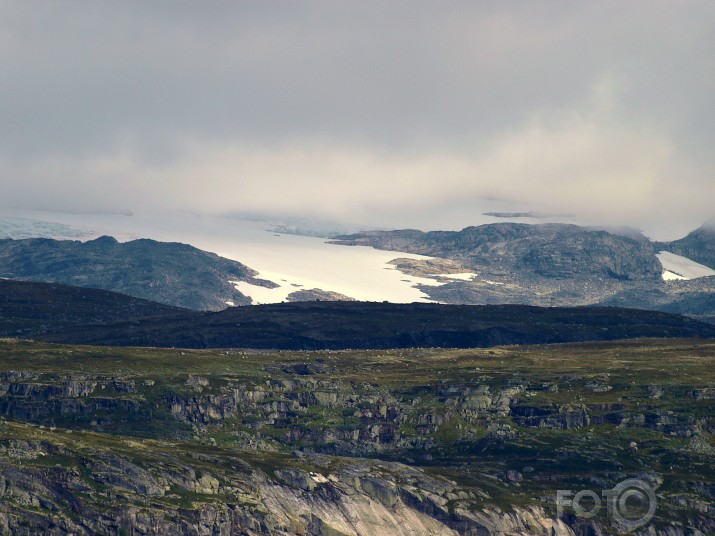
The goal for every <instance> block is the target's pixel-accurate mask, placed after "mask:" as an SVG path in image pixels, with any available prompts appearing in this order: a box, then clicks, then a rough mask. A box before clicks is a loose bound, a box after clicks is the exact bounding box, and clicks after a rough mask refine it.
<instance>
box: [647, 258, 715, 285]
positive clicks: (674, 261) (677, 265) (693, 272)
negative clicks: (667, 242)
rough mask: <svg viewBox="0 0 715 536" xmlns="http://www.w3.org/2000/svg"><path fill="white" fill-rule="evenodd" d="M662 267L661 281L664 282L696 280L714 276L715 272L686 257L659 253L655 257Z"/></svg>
mask: <svg viewBox="0 0 715 536" xmlns="http://www.w3.org/2000/svg"><path fill="white" fill-rule="evenodd" d="M656 257H658V260H659V261H660V264H661V265H663V279H664V280H666V281H673V280H688V279H697V278H699V277H709V276H713V275H715V270H713V269H712V268H710V267H708V266H705V265H704V264H700V263H698V262H695V261H694V260H692V259H688V258H687V257H682V256H681V255H676V254H675V253H670V252H669V251H661V252H660V253H658V254H657V255H656Z"/></svg>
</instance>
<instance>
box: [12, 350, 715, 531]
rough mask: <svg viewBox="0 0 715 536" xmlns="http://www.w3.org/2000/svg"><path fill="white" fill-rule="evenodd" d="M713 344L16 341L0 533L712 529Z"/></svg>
mask: <svg viewBox="0 0 715 536" xmlns="http://www.w3.org/2000/svg"><path fill="white" fill-rule="evenodd" d="M714 365H715V344H714V343H712V342H707V341H694V340H674V341H669V342H668V341H663V340H641V341H633V342H629V343H626V342H619V343H597V344H596V343H594V344H581V345H555V346H531V347H503V348H492V349H484V350H473V349H471V350H470V349H465V350H435V349H412V350H385V351H322V352H275V351H264V352H256V351H240V350H201V351H199V350H178V349H165V350H160V349H149V348H111V347H102V348H100V347H82V346H58V345H52V344H47V343H37V342H25V341H19V340H11V339H7V340H4V341H2V342H0V414H2V416H3V417H2V420H1V421H0V454H1V455H0V466H1V467H0V471H1V473H0V474H1V477H0V531H2V532H4V533H13V534H37V533H44V534H69V533H72V534H97V533H99V534H202V535H203V534H206V535H209V534H249V535H258V534H274V535H289V534H291V535H293V534H311V535H340V534H370V535H382V534H385V535H396V534H405V535H406V534H412V535H426V534H435V535H438V534H439V535H442V534H473V535H488V534H513V535H573V534H578V535H587V534H588V535H598V534H618V533H621V532H622V531H624V530H625V527H624V526H623V525H620V524H619V523H618V520H616V519H614V518H613V517H612V516H609V515H608V514H607V512H606V510H605V508H604V509H602V510H600V511H599V512H598V513H597V515H596V517H594V518H592V519H586V518H583V517H579V516H577V515H576V512H575V511H573V510H570V509H569V508H567V509H566V510H565V512H564V515H563V516H562V517H561V518H558V517H557V509H556V497H557V490H560V489H569V490H576V491H578V490H584V489H588V490H596V492H597V493H600V492H601V490H610V489H612V488H613V487H614V486H615V485H616V484H618V483H619V482H621V481H623V480H624V479H628V478H638V479H640V480H641V481H643V482H644V483H647V485H648V486H651V487H652V488H654V489H655V493H656V496H657V509H656V511H655V516H654V517H653V519H652V520H651V522H650V523H648V524H647V525H644V526H642V527H639V528H637V529H635V530H634V531H633V532H632V533H633V534H641V535H645V534H648V535H662V536H665V535H669V536H670V535H673V536H675V535H693V536H696V535H701V534H711V533H713V532H715V521H714V520H715V472H714V470H713V465H712V456H713V454H715V435H714V434H715V375H714V371H715V366H714Z"/></svg>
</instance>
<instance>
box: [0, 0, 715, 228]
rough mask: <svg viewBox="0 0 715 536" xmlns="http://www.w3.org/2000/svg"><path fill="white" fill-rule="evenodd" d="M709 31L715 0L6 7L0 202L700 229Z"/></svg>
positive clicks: (708, 197)
mask: <svg viewBox="0 0 715 536" xmlns="http://www.w3.org/2000/svg"><path fill="white" fill-rule="evenodd" d="M713 21H715V2H713V1H712V0H704V1H689V0H677V1H675V0H674V1H668V2H665V1H659V0H644V1H629V2H623V1H622V0H618V1H607V0H599V1H595V2H592V1H578V2H572V1H561V2H556V1H523V2H498V1H490V2H479V1H475V0H470V1H464V2H460V1H452V2H449V1H445V2H434V1H432V2H422V1H416V0H409V1H389V0H381V1H375V2H371V1H365V0H361V1H354V2H340V1H334V0H326V1H290V2H289V1H285V2H273V1H268V0H261V1H243V2H241V1H228V0H227V1H222V2H219V1H210V0H208V1H192V2H188V1H179V0H172V1H168V0H167V1H162V0H151V1H147V0H136V1H132V0H114V1H101V0H64V1H59V0H48V1H41V0H17V1H15V0H0V68H1V73H0V184H1V186H2V195H1V196H0V206H5V207H17V208H35V209H54V210H72V211H74V210H80V211H86V210H122V211H124V210H131V211H135V212H147V211H163V210H167V209H182V210H185V209H189V210H195V211H199V212H205V213H211V214H222V213H232V212H242V211H243V212H254V213H274V214H294V215H295V214H298V215H300V214H308V215H311V216H316V215H317V216H322V217H327V218H340V219H345V220H351V221H355V222H361V223H366V224H370V223H375V224H378V225H385V224H389V225H393V226H401V225H400V223H402V222H405V224H407V223H409V225H411V226H415V225H421V226H422V227H432V228H438V227H442V228H447V227H450V226H454V225H459V224H463V225H468V224H469V220H470V216H469V215H470V214H474V213H476V212H478V211H480V210H481V209H482V207H483V206H484V202H483V201H482V200H483V199H490V200H499V201H503V202H504V204H505V206H509V205H510V204H513V205H514V206H515V207H520V208H523V209H525V210H529V209H530V210H536V211H541V212H567V213H575V214H577V215H578V216H579V217H581V218H583V219H584V221H589V222H593V223H604V224H629V225H634V226H637V227H640V228H643V229H646V230H647V231H648V232H650V233H651V234H654V233H658V232H661V233H663V232H667V229H676V228H677V229H678V231H679V230H681V229H686V228H692V227H696V226H698V225H699V224H700V223H702V222H703V221H705V220H707V219H709V218H712V217H713V216H714V215H715V211H714V210H713V205H715V150H714V149H713V141H714V140H715V24H714V23H713ZM421 218H422V219H421ZM664 229H665V230H666V231H663V230H664ZM676 234H678V233H677V232H676Z"/></svg>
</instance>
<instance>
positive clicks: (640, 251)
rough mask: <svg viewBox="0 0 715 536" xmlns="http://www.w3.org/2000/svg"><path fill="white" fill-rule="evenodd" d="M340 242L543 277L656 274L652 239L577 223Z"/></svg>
mask: <svg viewBox="0 0 715 536" xmlns="http://www.w3.org/2000/svg"><path fill="white" fill-rule="evenodd" d="M334 243H336V244H342V245H365V246H372V247H375V248H377V249H386V250H394V251H404V252H407V253H419V254H422V255H430V256H435V257H442V258H447V259H455V260H459V261H461V262H463V263H464V264H465V265H468V266H471V267H472V268H474V269H477V270H478V269H480V268H482V269H484V268H485V267H492V268H497V269H499V270H521V271H524V272H526V273H529V272H531V273H534V274H538V275H540V276H543V277H547V278H554V279H567V278H573V277H576V276H593V277H604V278H612V279H616V280H657V279H658V278H659V277H660V274H661V271H662V269H661V266H660V264H659V262H658V261H657V259H656V257H655V253H656V252H655V250H654V247H653V245H652V244H651V243H650V242H648V241H647V240H646V239H645V238H643V239H636V238H631V237H625V236H620V235H615V234H612V233H609V232H607V231H601V230H593V229H588V228H585V227H579V226H576V225H563V224H543V225H526V224H516V223H497V224H490V225H482V226H479V227H467V228H465V229H463V230H461V231H453V232H452V231H433V232H428V233H423V232H420V231H371V232H365V233H360V234H355V235H348V236H343V237H339V238H338V239H337V240H335V241H334Z"/></svg>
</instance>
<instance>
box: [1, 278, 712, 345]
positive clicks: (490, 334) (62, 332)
mask: <svg viewBox="0 0 715 536" xmlns="http://www.w3.org/2000/svg"><path fill="white" fill-rule="evenodd" d="M0 303H1V304H2V308H1V309H0V315H1V318H0V335H2V336H6V337H8V336H10V337H24V338H35V339H41V340H47V341H54V342H65V343H76V344H100V345H116V346H163V347H186V348H220V347H244V348H276V349H297V350H300V349H342V348H409V347H461V348H465V347H476V346H495V345H504V344H531V343H556V342H579V341H598V340H615V339H629V338H640V337H715V326H712V325H708V324H703V323H700V322H697V321H695V320H692V319H689V318H685V317H682V316H678V315H671V314H667V313H659V312H654V311H640V310H633V309H619V308H589V307H582V308H568V307H555V308H541V307H532V306H524V305H495V306H470V305H440V304H424V303H414V304H390V303H367V302H300V303H285V304H276V305H260V306H252V307H233V308H230V309H227V310H224V311H220V312H215V313H210V312H203V313H202V312H196V311H189V310H182V309H178V308H173V307H167V306H163V305H159V304H153V303H151V302H147V301H145V300H137V299H134V298H130V297H128V296H121V295H118V294H115V293H111V292H106V291H98V290H90V289H77V288H73V287H65V286H62V285H47V284H36V283H20V282H16V281H0Z"/></svg>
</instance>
